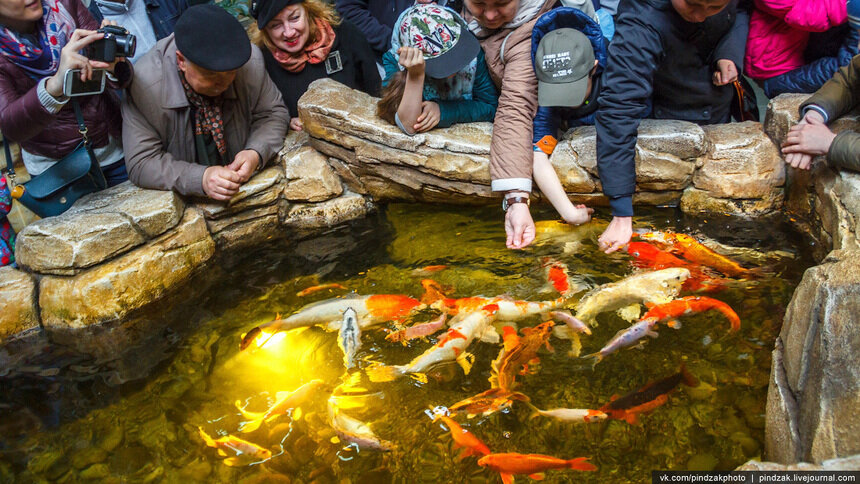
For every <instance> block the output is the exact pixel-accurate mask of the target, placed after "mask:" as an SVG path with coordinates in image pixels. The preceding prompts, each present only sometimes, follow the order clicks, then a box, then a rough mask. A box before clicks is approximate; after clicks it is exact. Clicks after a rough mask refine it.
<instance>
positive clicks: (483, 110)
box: [439, 52, 499, 128]
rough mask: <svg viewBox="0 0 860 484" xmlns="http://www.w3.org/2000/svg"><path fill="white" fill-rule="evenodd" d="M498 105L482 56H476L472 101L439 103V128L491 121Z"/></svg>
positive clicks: (493, 85) (497, 97)
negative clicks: (476, 63)
mask: <svg viewBox="0 0 860 484" xmlns="http://www.w3.org/2000/svg"><path fill="white" fill-rule="evenodd" d="M498 104H499V93H498V91H496V85H495V84H493V80H492V78H490V71H489V70H488V69H487V62H486V61H485V60H484V54H483V52H481V53H480V54H478V65H477V70H476V71H475V82H474V84H473V85H472V99H470V100H465V99H464V100H462V101H440V102H439V117H440V119H439V127H440V128H447V127H448V126H451V125H452V124H456V123H475V122H478V121H492V120H493V118H494V117H495V115H496V106H498Z"/></svg>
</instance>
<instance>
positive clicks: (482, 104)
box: [382, 50, 499, 128]
mask: <svg viewBox="0 0 860 484" xmlns="http://www.w3.org/2000/svg"><path fill="white" fill-rule="evenodd" d="M382 65H383V67H385V80H383V81H382V85H383V86H386V85H388V81H390V80H391V77H392V76H394V74H396V73H397V72H398V71H399V70H400V67H399V64H398V63H397V59H396V58H395V57H394V54H392V53H391V52H386V53H385V55H383V56H382ZM425 82H426V81H425ZM435 102H436V103H437V104H438V105H439V124H437V125H436V127H437V128H447V127H449V126H451V125H453V124H457V123H475V122H478V121H493V118H495V116H496V107H497V106H498V105H499V92H498V91H497V90H496V85H495V84H493V79H492V78H491V77H490V71H489V69H488V68H487V61H486V59H484V51H483V50H481V51H479V52H478V63H477V70H476V71H475V80H474V83H473V84H472V99H463V100H460V101H435Z"/></svg>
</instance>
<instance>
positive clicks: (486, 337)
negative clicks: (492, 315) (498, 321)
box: [480, 326, 501, 345]
mask: <svg viewBox="0 0 860 484" xmlns="http://www.w3.org/2000/svg"><path fill="white" fill-rule="evenodd" d="M480 340H481V341H482V342H483V343H490V344H494V345H495V344H499V342H500V341H501V338H500V337H499V333H497V332H496V328H494V327H492V326H488V327H487V329H486V331H484V333H483V334H482V335H481V338H480Z"/></svg>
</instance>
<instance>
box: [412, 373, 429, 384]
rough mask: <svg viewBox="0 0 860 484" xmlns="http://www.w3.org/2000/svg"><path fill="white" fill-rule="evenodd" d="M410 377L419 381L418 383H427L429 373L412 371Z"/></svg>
mask: <svg viewBox="0 0 860 484" xmlns="http://www.w3.org/2000/svg"><path fill="white" fill-rule="evenodd" d="M409 378H412V379H413V380H415V381H417V382H418V383H427V381H428V380H427V374H426V373H410V374H409Z"/></svg>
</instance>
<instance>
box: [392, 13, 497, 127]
mask: <svg viewBox="0 0 860 484" xmlns="http://www.w3.org/2000/svg"><path fill="white" fill-rule="evenodd" d="M382 61H383V65H384V67H385V79H384V80H383V81H382V84H383V86H384V87H383V90H382V99H380V100H379V103H378V105H377V114H378V115H379V117H381V118H382V119H384V120H386V121H388V122H389V123H392V124H396V125H397V126H399V127H400V129H401V130H403V132H404V133H406V134H409V135H412V134H415V133H423V132H425V131H429V130H431V129H433V128H435V127H440V128H445V127H448V126H451V125H452V124H455V123H471V122H476V121H492V120H493V118H494V116H495V113H496V106H497V104H498V96H499V95H498V92H497V91H496V88H495V86H494V85H493V81H492V79H490V74H489V71H488V70H487V64H486V61H485V60H484V54H483V52H482V51H481V48H480V45H479V44H478V40H477V39H476V38H475V36H474V35H473V34H472V33H471V32H469V29H468V28H467V27H466V23H465V22H464V21H463V19H462V18H461V17H460V16H459V15H457V14H456V13H455V12H454V11H453V10H450V9H447V8H444V7H440V6H438V5H435V4H416V5H413V6H412V7H410V8H408V9H406V10H405V11H404V12H403V13H402V14H401V15H400V18H399V19H398V20H397V23H396V24H395V28H394V32H393V33H392V35H391V49H390V50H389V51H388V52H386V53H385V55H384V56H383V57H382Z"/></svg>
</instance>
